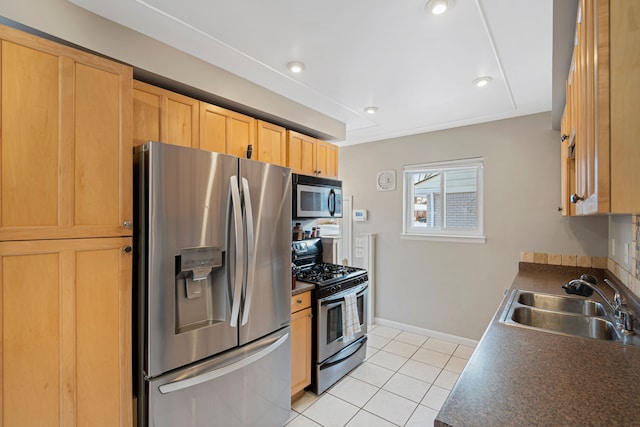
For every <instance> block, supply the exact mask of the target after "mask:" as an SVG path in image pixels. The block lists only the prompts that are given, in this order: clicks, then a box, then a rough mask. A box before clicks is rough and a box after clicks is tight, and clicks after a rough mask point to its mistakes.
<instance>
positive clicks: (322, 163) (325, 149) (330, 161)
mask: <svg viewBox="0 0 640 427" xmlns="http://www.w3.org/2000/svg"><path fill="white" fill-rule="evenodd" d="M316 147H317V148H316V171H317V172H316V175H318V176H324V177H328V178H335V177H337V176H338V147H337V146H335V145H333V144H330V143H328V142H325V141H321V140H318V143H317V144H316Z"/></svg>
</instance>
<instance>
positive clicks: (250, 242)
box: [241, 178, 256, 326]
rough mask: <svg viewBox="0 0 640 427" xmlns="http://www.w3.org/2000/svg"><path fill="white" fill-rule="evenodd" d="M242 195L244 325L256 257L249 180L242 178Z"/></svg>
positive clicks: (249, 303)
mask: <svg viewBox="0 0 640 427" xmlns="http://www.w3.org/2000/svg"><path fill="white" fill-rule="evenodd" d="M242 195H243V197H244V214H245V221H246V225H247V229H246V233H247V261H248V262H247V281H246V283H245V286H246V289H245V297H244V307H242V323H241V325H243V326H244V325H246V324H247V321H248V320H249V309H250V308H251V295H252V294H253V286H254V282H255V280H254V277H255V270H256V257H255V253H254V243H255V240H254V239H255V234H254V230H253V209H252V207H251V193H250V192H249V181H247V178H242Z"/></svg>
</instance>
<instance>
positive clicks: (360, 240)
mask: <svg viewBox="0 0 640 427" xmlns="http://www.w3.org/2000/svg"><path fill="white" fill-rule="evenodd" d="M355 243H356V248H364V239H363V238H362V237H356V242H355Z"/></svg>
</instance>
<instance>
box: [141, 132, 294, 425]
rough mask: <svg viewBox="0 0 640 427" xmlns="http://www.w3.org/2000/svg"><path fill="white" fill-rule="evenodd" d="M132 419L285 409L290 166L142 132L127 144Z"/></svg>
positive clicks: (268, 414) (274, 416)
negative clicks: (130, 159) (145, 139)
mask: <svg viewBox="0 0 640 427" xmlns="http://www.w3.org/2000/svg"><path fill="white" fill-rule="evenodd" d="M134 168H135V171H134V177H135V178H134V179H135V185H134V197H135V199H136V203H135V205H136V212H135V233H134V234H135V236H136V238H135V242H136V245H135V251H136V263H135V266H134V331H133V334H134V345H135V349H134V392H135V395H136V398H137V416H138V426H147V425H148V426H170V427H175V426H198V427H199V426H203V427H204V426H225V427H226V426H251V427H254V426H270V427H272V426H277V427H280V426H282V425H284V423H285V422H286V420H287V418H288V417H289V413H290V389H291V385H290V382H291V374H290V361H291V354H290V351H291V342H290V336H289V335H290V326H289V323H290V321H291V309H290V307H291V232H290V227H291V174H290V169H288V168H283V167H279V166H275V165H270V164H266V163H260V162H256V161H253V160H247V159H239V158H237V157H233V156H227V155H223V154H218V153H212V152H207V151H203V150H196V149H192V148H184V147H178V146H173V145H168V144H162V143H158V142H149V143H146V144H144V145H141V146H139V147H137V148H136V149H135V152H134Z"/></svg>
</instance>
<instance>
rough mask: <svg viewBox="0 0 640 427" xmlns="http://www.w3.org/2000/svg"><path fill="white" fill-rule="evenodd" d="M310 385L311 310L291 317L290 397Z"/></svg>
mask: <svg viewBox="0 0 640 427" xmlns="http://www.w3.org/2000/svg"><path fill="white" fill-rule="evenodd" d="M309 384H311V308H307V309H305V310H301V311H298V312H296V313H293V314H292V315H291V395H292V396H293V395H295V394H296V393H298V392H300V391H302V390H304V388H305V387H306V386H308V385H309Z"/></svg>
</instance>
